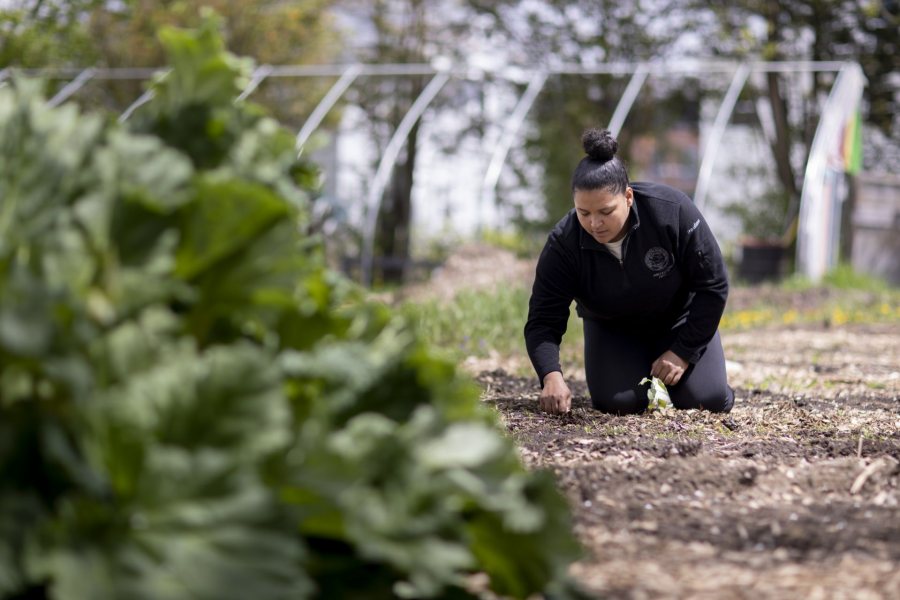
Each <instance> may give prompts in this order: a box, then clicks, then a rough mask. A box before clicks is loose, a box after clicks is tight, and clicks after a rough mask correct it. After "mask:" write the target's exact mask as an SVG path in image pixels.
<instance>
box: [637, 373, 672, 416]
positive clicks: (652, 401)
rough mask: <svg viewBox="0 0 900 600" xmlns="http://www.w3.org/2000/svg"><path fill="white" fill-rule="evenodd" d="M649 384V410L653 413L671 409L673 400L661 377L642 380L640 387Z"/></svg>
mask: <svg viewBox="0 0 900 600" xmlns="http://www.w3.org/2000/svg"><path fill="white" fill-rule="evenodd" d="M648 383H649V384H650V387H648V388H647V400H649V404H648V405H647V410H648V411H651V412H652V411H655V410H665V409H667V408H670V407H671V406H672V400H671V398H669V390H667V389H666V384H664V383H663V382H662V380H661V379H660V378H659V377H644V378H643V379H641V383H640V385H644V384H648Z"/></svg>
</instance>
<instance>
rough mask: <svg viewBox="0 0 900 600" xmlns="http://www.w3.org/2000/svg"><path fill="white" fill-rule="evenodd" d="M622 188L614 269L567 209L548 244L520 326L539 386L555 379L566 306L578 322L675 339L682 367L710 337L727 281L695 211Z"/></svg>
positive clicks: (653, 187) (660, 191)
mask: <svg viewBox="0 0 900 600" xmlns="http://www.w3.org/2000/svg"><path fill="white" fill-rule="evenodd" d="M631 187H632V189H633V190H634V202H633V203H632V207H631V214H630V215H629V218H628V222H627V224H626V225H625V226H626V228H628V232H627V234H626V235H625V238H624V240H623V242H622V261H621V263H620V262H619V261H618V260H617V259H616V257H615V256H614V255H613V254H612V253H611V252H610V251H609V250H608V249H607V248H606V247H605V246H604V245H603V244H600V243H599V242H597V241H596V240H595V239H594V238H593V237H592V236H591V235H590V234H589V233H588V232H586V231H585V230H584V228H583V227H582V226H581V224H580V223H579V222H578V216H577V215H576V214H575V210H574V209H572V210H571V211H569V213H568V214H567V215H566V216H565V217H563V219H562V220H560V221H559V223H557V224H556V226H555V227H554V228H553V231H552V232H551V233H550V235H549V237H548V238H547V243H546V245H545V246H544V249H543V251H542V252H541V256H540V258H539V259H538V264H537V271H536V274H535V279H534V287H533V288H532V292H531V300H530V301H529V305H528V322H527V323H526V324H525V345H526V347H527V348H528V356H529V357H530V358H531V362H532V364H533V365H534V369H535V371H536V372H537V375H538V379H539V380H540V381H541V382H542V385H543V380H544V376H545V375H546V374H547V373H550V372H552V371H561V370H562V369H561V368H560V365H559V344H560V342H561V341H562V336H563V334H564V333H565V332H566V324H567V322H568V318H569V306H570V305H571V303H572V300H575V302H576V308H577V311H578V315H579V316H580V317H582V318H583V319H597V320H600V321H602V322H603V323H604V324H605V325H606V326H608V327H612V328H617V329H620V330H624V331H633V332H634V333H635V334H636V335H642V336H651V337H657V338H658V337H659V336H662V335H674V343H673V344H672V345H671V348H670V349H671V350H672V351H673V352H674V353H675V354H677V355H678V356H680V357H681V358H683V359H685V360H686V361H688V362H690V363H695V362H697V360H699V359H700V357H701V356H702V355H703V352H704V350H705V349H706V346H707V344H708V343H709V341H710V340H711V339H712V337H713V336H714V335H715V333H716V330H717V329H718V326H719V320H720V319H721V317H722V312H723V311H724V310H725V300H726V298H727V296H728V274H727V272H726V269H725V263H724V261H723V260H722V253H721V252H720V250H719V245H718V244H717V243H716V239H715V237H713V234H712V232H711V231H710V229H709V227H708V226H707V224H706V221H705V220H704V219H703V216H702V215H701V214H700V211H699V210H697V208H696V207H695V206H694V204H693V202H692V201H691V199H690V198H688V196H687V195H685V194H684V193H682V192H680V191H678V190H676V189H674V188H671V187H669V186H666V185H661V184H653V183H633V184H631ZM648 366H649V365H648Z"/></svg>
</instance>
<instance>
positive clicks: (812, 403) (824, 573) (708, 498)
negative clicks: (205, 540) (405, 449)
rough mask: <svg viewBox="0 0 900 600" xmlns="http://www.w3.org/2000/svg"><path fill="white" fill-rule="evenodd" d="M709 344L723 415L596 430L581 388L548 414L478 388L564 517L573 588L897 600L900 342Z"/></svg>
mask: <svg viewBox="0 0 900 600" xmlns="http://www.w3.org/2000/svg"><path fill="white" fill-rule="evenodd" d="M723 342H724V344H725V348H726V356H727V358H728V359H729V361H730V363H729V379H730V383H731V384H732V385H733V386H734V387H735V388H736V392H737V401H736V403H735V408H734V410H733V411H732V412H731V413H730V414H728V415H721V414H711V413H708V412H703V411H674V410H672V411H666V413H665V414H660V413H655V414H646V415H637V416H626V417H616V416H610V415H604V414H602V413H599V412H597V411H595V410H593V409H592V408H591V404H590V400H589V398H588V397H587V390H586V386H585V383H584V381H581V380H578V379H570V381H569V383H570V385H571V387H572V390H573V393H574V394H575V395H576V398H575V401H574V404H573V409H572V411H571V412H570V413H569V414H566V415H558V416H557V415H548V414H544V413H542V412H540V411H539V410H538V402H537V398H538V393H539V390H538V386H537V382H536V379H535V378H522V377H516V376H513V375H510V374H508V373H507V372H506V371H504V370H502V369H495V370H493V371H484V372H482V373H481V374H480V375H478V377H477V380H478V381H479V383H480V384H481V385H482V386H483V390H484V394H483V398H484V401H485V402H488V403H490V404H492V405H494V406H495V407H496V409H497V411H498V412H499V414H500V416H501V419H502V422H503V423H504V424H505V426H506V427H507V429H508V430H509V433H510V435H511V436H512V437H513V439H514V440H515V441H516V443H517V445H518V447H519V448H520V452H521V455H522V458H523V460H524V461H525V463H526V464H527V465H529V466H531V467H536V468H537V467H541V468H548V469H550V470H552V471H553V472H554V473H555V474H556V477H557V480H558V482H559V486H560V488H561V489H562V490H563V492H564V493H565V495H566V496H567V498H568V500H569V502H570V503H571V506H572V510H573V514H574V527H575V532H576V534H577V535H578V537H579V538H580V540H581V541H582V543H583V545H584V548H585V556H584V558H583V560H581V561H580V562H578V563H576V564H575V565H574V566H573V567H572V574H573V575H574V576H575V577H576V578H577V579H578V580H579V581H580V582H581V583H582V584H583V586H584V588H585V589H586V590H587V591H588V592H589V593H591V594H592V595H595V596H597V597H602V598H631V599H641V598H711V599H712V598H715V599H720V598H753V599H758V598H872V599H877V598H884V599H888V598H900V328H898V327H897V326H895V325H879V326H865V327H861V326H854V327H842V328H824V327H818V328H795V329H784V328H781V329H757V330H753V331H749V332H741V333H731V334H724V335H723ZM576 377H577V375H576Z"/></svg>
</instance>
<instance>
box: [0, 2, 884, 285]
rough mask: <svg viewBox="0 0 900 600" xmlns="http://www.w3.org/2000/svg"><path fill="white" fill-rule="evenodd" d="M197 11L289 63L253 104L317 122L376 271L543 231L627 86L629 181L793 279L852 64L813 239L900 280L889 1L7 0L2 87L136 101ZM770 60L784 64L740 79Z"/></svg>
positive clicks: (333, 216)
mask: <svg viewBox="0 0 900 600" xmlns="http://www.w3.org/2000/svg"><path fill="white" fill-rule="evenodd" d="M204 6H208V7H210V8H212V9H213V10H215V11H216V12H217V13H218V14H219V15H220V17H221V20H222V29H223V31H224V33H225V36H226V39H227V42H228V45H229V48H230V49H231V50H232V51H233V52H235V53H236V54H239V55H244V56H249V57H252V58H253V59H254V60H255V61H256V64H257V66H262V67H265V66H266V65H272V66H274V67H276V68H275V69H274V70H269V71H268V72H267V71H266V69H265V68H258V69H257V71H256V72H255V73H256V74H257V75H258V77H257V78H256V79H254V80H253V81H252V82H248V83H250V84H251V85H249V87H248V94H249V98H250V99H251V100H253V101H256V102H259V103H261V104H263V105H265V106H267V107H268V108H269V109H270V110H272V111H273V113H274V114H275V115H276V116H277V117H278V118H279V119H280V120H281V121H282V122H283V123H284V124H285V125H286V126H288V127H291V128H293V129H295V130H297V131H298V132H300V131H301V129H303V128H304V125H309V124H310V117H311V116H315V119H314V120H318V119H319V118H321V120H320V121H318V122H317V123H316V125H317V126H316V127H315V128H314V131H305V132H304V137H305V134H307V133H311V135H310V136H309V137H308V138H306V139H305V140H304V144H303V152H305V153H306V155H308V156H312V157H313V158H314V160H315V161H316V162H318V163H319V164H320V165H321V167H322V172H323V187H322V193H321V197H320V198H318V199H317V200H316V203H315V204H316V217H317V219H319V224H320V227H321V228H322V229H323V230H324V231H326V232H327V233H328V239H329V240H330V245H331V247H332V248H333V250H334V252H335V254H336V255H343V256H346V257H348V258H349V259H351V260H348V261H346V264H347V265H355V264H357V262H354V261H358V259H359V257H360V255H361V254H363V255H365V254H366V249H367V247H371V248H372V249H373V250H374V255H375V256H374V257H371V264H370V270H371V271H373V272H372V273H371V275H374V276H375V278H376V279H378V280H384V281H388V280H398V279H403V278H404V277H406V276H408V275H409V272H408V270H409V266H410V265H411V264H412V259H416V258H439V257H440V255H441V254H442V253H445V252H446V251H448V250H449V249H450V248H451V247H452V246H453V245H455V244H457V243H459V241H460V240H461V239H465V238H467V237H471V236H475V235H485V234H489V233H491V232H496V231H503V232H514V233H515V235H517V236H520V237H521V238H523V239H529V238H536V239H538V240H540V238H542V237H543V235H545V234H546V231H547V228H548V227H549V225H551V224H552V223H553V222H555V221H556V220H558V219H559V218H560V217H561V216H562V215H563V214H564V213H565V212H566V211H567V210H568V209H569V208H570V206H571V194H570V191H569V177H570V174H571V171H572V169H573V167H574V165H575V164H576V163H577V161H578V160H579V159H580V157H581V148H580V143H579V140H580V134H581V132H582V130H583V129H584V128H586V127H591V126H598V125H599V126H604V125H609V124H610V123H611V122H613V121H614V120H615V119H616V118H617V117H618V116H621V114H623V113H622V112H619V113H618V114H617V110H620V109H622V108H623V102H625V100H627V102H625V104H627V106H626V107H625V108H628V110H627V111H625V113H624V114H625V115H626V116H625V117H624V119H619V122H618V127H617V128H616V129H617V132H618V135H619V140H620V143H621V150H620V152H621V155H622V157H623V158H624V159H625V161H626V163H627V164H628V166H629V169H630V172H631V175H632V177H633V178H634V179H648V180H655V181H662V182H665V183H669V184H671V185H673V186H675V187H677V188H679V189H682V190H684V191H685V192H686V193H688V194H689V195H692V196H696V195H699V196H701V198H698V201H700V202H701V203H702V204H703V210H704V212H705V214H706V215H707V217H708V220H709V221H710V223H711V225H712V227H713V229H714V231H715V233H716V235H717V236H718V237H719V239H720V242H721V243H722V245H723V247H724V248H725V250H726V252H727V253H728V254H729V256H732V257H733V258H734V260H736V261H740V260H743V259H744V258H745V257H744V254H745V253H746V252H750V251H755V250H752V249H753V248H755V247H757V246H759V245H761V244H768V245H769V246H775V247H779V248H781V251H780V254H778V256H777V257H776V259H777V262H778V266H779V267H780V268H781V269H782V272H784V271H785V270H787V269H790V268H792V266H791V263H792V262H793V257H794V256H795V248H796V245H797V243H798V235H797V231H798V219H799V217H800V216H801V213H802V212H803V211H801V204H803V202H802V200H803V194H804V184H805V182H806V180H807V178H808V177H809V171H810V164H811V163H810V160H809V159H810V155H811V152H812V151H813V148H814V145H815V141H816V135H817V131H819V130H820V129H819V128H820V126H821V124H822V121H823V120H822V115H823V110H824V108H825V106H826V104H827V102H828V99H829V97H830V94H832V93H833V90H834V89H835V88H834V84H835V81H836V76H837V73H838V71H839V68H840V66H841V65H844V64H850V63H855V64H859V65H860V66H861V69H862V73H863V74H864V77H865V88H864V93H863V96H862V100H861V102H860V103H859V105H858V108H859V116H860V120H859V129H858V130H854V132H849V133H848V132H845V131H844V129H847V127H846V123H840V124H838V125H837V127H838V128H843V129H841V132H840V135H841V138H840V140H838V141H839V142H840V144H844V139H845V138H846V139H847V140H850V141H849V142H848V144H849V145H847V148H848V150H847V151H848V153H850V154H852V153H853V152H854V150H853V147H854V146H853V143H852V142H853V141H854V140H856V141H857V144H856V150H855V152H856V154H857V155H858V156H856V158H853V157H851V156H850V155H849V154H848V157H847V160H846V161H843V162H841V164H840V165H837V164H836V163H835V161H834V160H831V162H830V163H828V165H830V166H828V165H825V166H823V167H822V169H826V170H827V169H830V170H829V171H828V173H839V174H840V175H838V176H832V175H828V177H832V179H828V180H827V181H826V180H825V179H822V181H823V182H824V183H823V184H822V185H823V186H830V187H828V189H830V190H832V191H833V192H834V194H832V195H831V196H829V198H830V200H828V202H831V203H832V204H828V205H827V209H824V208H821V207H819V208H815V209H813V212H814V214H813V215H812V216H808V217H807V218H809V219H810V220H811V221H810V222H812V220H813V219H815V217H816V214H817V213H819V212H821V211H823V210H828V211H831V212H836V213H837V214H839V215H842V216H843V219H842V220H840V221H837V223H838V224H839V225H840V224H842V225H840V226H839V227H838V230H836V231H830V230H829V231H825V232H822V236H821V237H822V239H823V240H825V241H823V242H822V243H829V244H832V245H834V248H832V249H831V250H832V255H831V256H830V258H829V260H831V262H832V263H833V262H834V261H836V260H837V259H838V258H842V259H843V260H844V261H847V262H852V263H853V264H854V265H855V266H856V267H857V268H859V269H862V270H864V271H869V272H873V273H875V274H878V275H882V276H885V277H888V278H891V279H892V280H893V281H895V282H900V274H898V271H900V266H898V265H900V262H898V261H900V259H898V256H900V252H898V249H900V248H897V243H898V242H897V241H896V240H898V239H900V235H898V233H900V208H898V203H900V201H898V197H900V190H898V183H897V179H896V174H897V173H900V149H898V148H900V110H898V103H900V64H898V60H897V58H896V57H897V55H898V49H897V38H898V36H897V31H898V27H900V8H898V3H897V2H896V1H893V0H891V1H888V0H871V1H864V2H857V1H846V2H845V1H825V0H818V1H806V2H801V1H795V0H787V1H785V2H781V3H777V4H776V3H769V2H756V1H753V0H746V1H740V2H725V1H724V0H712V1H704V2H699V1H697V0H679V1H676V2H662V1H658V0H634V1H630V2H587V1H578V0H573V1H559V0H498V1H494V2H483V1H480V0H368V1H363V0H305V1H298V2H290V1H275V0H248V1H245V2H241V3H233V2H227V1H225V0H208V1H207V2H197V3H189V2H149V1H143V0H135V1H132V2H110V1H97V0H68V1H64V0H45V1H41V0H19V1H17V0H2V1H0V70H2V71H0V73H2V74H0V80H2V79H4V78H7V77H10V76H12V74H13V73H14V72H15V71H17V70H18V71H22V70H26V69H32V71H30V73H31V74H35V75H37V74H39V75H42V76H44V77H48V78H49V81H48V94H49V96H50V97H53V96H54V95H55V94H57V95H58V96H57V99H59V100H60V101H61V100H62V99H65V100H67V101H72V102H77V103H79V104H81V105H82V106H84V107H85V108H91V109H97V108H99V109H104V110H108V111H110V112H112V113H117V114H122V113H123V112H125V111H126V110H127V109H128V107H129V106H130V105H132V103H133V102H134V100H135V99H136V98H138V97H140V96H141V94H142V93H143V91H144V86H145V84H146V81H147V79H148V77H149V76H150V74H151V73H152V71H153V67H156V66H157V65H159V64H162V63H163V60H162V55H161V50H160V47H159V44H158V42H157V41H156V39H155V32H156V30H157V29H158V27H159V26H160V25H162V24H179V25H192V24H195V23H196V22H197V20H198V19H200V18H201V13H202V12H203V7H204ZM356 64H359V65H364V66H365V68H363V69H361V70H359V71H352V70H351V71H348V69H350V68H351V67H352V65H356ZM765 64H782V65H784V67H783V68H773V69H762V68H760V69H756V68H753V69H750V70H748V72H747V73H745V74H744V76H745V80H743V81H742V83H741V85H740V86H736V85H735V81H736V79H737V78H738V76H739V72H738V71H739V69H740V65H757V66H758V65H765ZM816 65H818V66H816ZM87 68H94V69H96V70H95V71H86V70H85V69H87ZM34 69H42V70H41V71H34ZM48 69H49V70H48ZM79 77H80V78H79ZM73 83H74V85H73ZM67 86H68V87H67ZM429 86H430V87H429ZM735 90H736V91H735ZM329 94H331V96H329ZM730 94H731V97H729V95H730ZM331 100H334V103H333V104H330V101H331ZM417 100H418V101H419V103H418V105H417ZM425 100H428V101H427V102H425ZM723 106H726V107H728V108H729V109H730V108H733V110H727V111H723ZM317 107H319V108H320V109H322V110H320V114H316V108H317ZM326 107H327V108H328V110H324V109H325V108H326ZM419 109H421V110H419ZM417 113H418V114H417ZM845 116H846V115H845ZM412 117H417V118H412ZM848 122H849V121H848ZM398 131H399V132H400V133H401V134H402V135H398ZM857 131H858V135H857V134H856V132H857ZM851 133H852V135H851ZM845 134H846V135H845ZM832 141H834V140H832ZM831 145H832V146H834V145H835V143H832V144H831ZM841 147H842V148H843V145H842V146H841ZM711 148H712V149H713V150H714V151H712V152H710V149H711ZM704 161H707V162H709V164H708V165H707V164H704ZM498 165H499V166H498ZM813 166H815V165H813ZM822 173H823V175H822V177H825V174H824V173H825V172H824V171H823V172H822ZM845 173H846V174H845ZM820 179H821V178H820ZM698 186H699V187H700V189H698ZM807 189H808V186H807ZM835 202H836V204H833V203H835ZM807 204H808V205H811V204H810V203H809V202H808V203H807ZM822 206H825V205H822ZM834 223H835V222H834V221H829V222H828V223H824V224H822V223H819V224H817V225H816V227H819V228H828V227H831V228H833V227H835V224H834ZM800 229H801V235H800V236H799V239H800V240H801V241H800V244H801V247H802V245H803V241H802V240H803V239H805V238H804V237H803V235H802V227H801V228H800ZM826 238H827V239H826ZM816 243H819V242H816ZM807 245H809V244H807ZM747 248H751V250H747ZM801 249H802V248H801ZM354 268H355V267H354ZM364 270H365V269H364ZM762 275H763V276H764V275H765V274H762ZM749 277H751V278H752V277H756V275H749Z"/></svg>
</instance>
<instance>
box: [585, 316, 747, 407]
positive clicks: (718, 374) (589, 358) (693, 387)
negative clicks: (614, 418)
mask: <svg viewBox="0 0 900 600" xmlns="http://www.w3.org/2000/svg"><path fill="white" fill-rule="evenodd" d="M673 341H674V333H672V332H667V335H663V336H650V335H644V334H640V333H637V334H636V333H634V332H628V331H617V330H615V329H612V328H609V327H605V326H604V325H603V324H602V323H601V322H599V321H594V320H591V319H585V320H584V370H585V375H586V376H587V384H588V390H589V391H590V394H591V402H592V403H593V405H594V408H596V409H598V410H601V411H603V412H606V413H613V414H619V415H623V414H633V413H640V412H643V411H645V410H646V409H647V385H646V384H645V385H643V386H642V385H639V383H640V381H641V379H643V378H644V377H650V366H651V365H652V364H653V361H655V360H656V359H657V358H659V357H660V356H661V355H662V353H663V352H665V351H666V350H668V349H669V348H670V346H671V344H672V342H673ZM667 387H668V390H669V397H670V398H671V399H672V404H673V405H674V406H675V408H704V409H706V410H710V411H713V412H729V411H730V410H731V407H732V406H733V405H734V390H732V389H731V388H730V387H729V386H728V382H727V379H726V375H725V353H724V351H723V350H722V340H721V339H720V338H719V333H718V332H716V335H715V336H713V339H712V340H711V341H710V342H709V345H708V346H707V347H706V351H705V352H704V353H703V356H701V357H700V360H699V361H697V362H696V363H695V364H692V365H690V366H688V368H687V370H686V371H685V372H684V375H682V377H681V380H680V381H679V382H678V383H677V384H675V385H671V386H667Z"/></svg>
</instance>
